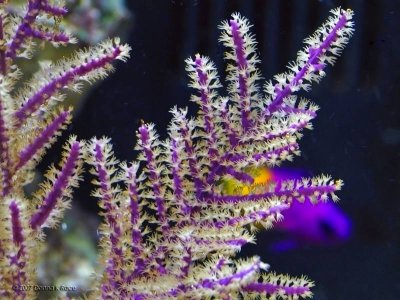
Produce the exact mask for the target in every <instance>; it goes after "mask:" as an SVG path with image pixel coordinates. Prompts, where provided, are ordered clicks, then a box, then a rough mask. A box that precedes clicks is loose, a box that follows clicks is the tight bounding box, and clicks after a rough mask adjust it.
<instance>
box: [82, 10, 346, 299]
mask: <svg viewBox="0 0 400 300" xmlns="http://www.w3.org/2000/svg"><path fill="white" fill-rule="evenodd" d="M332 14H333V16H332V17H331V18H330V19H329V20H328V22H327V23H325V24H324V25H323V26H322V28H320V29H318V30H317V32H316V33H315V34H314V35H312V36H311V37H310V38H308V39H307V40H306V44H307V46H306V48H305V49H304V50H302V51H300V52H299V57H298V59H297V61H296V62H294V63H290V64H289V71H288V72H287V73H285V74H280V75H277V76H275V80H276V83H275V84H272V83H269V84H267V85H266V88H265V91H266V94H265V95H263V93H262V91H260V90H259V87H258V81H259V80H260V78H261V75H260V73H259V70H258V67H257V64H258V63H259V59H258V57H257V55H256V42H255V37H254V36H253V35H252V34H251V33H250V27H251V25H250V24H249V22H248V21H247V19H245V18H244V17H241V16H240V15H239V14H233V15H232V18H231V20H229V21H226V22H224V23H223V24H222V26H221V29H222V36H221V38H220V41H222V42H223V44H224V45H225V46H226V47H227V48H228V52H227V53H226V54H225V58H226V59H227V60H228V67H227V73H228V75H227V80H228V91H227V96H226V97H222V96H220V94H219V89H220V88H221V83H220V82H219V79H218V74H217V70H216V68H215V66H214V64H213V63H212V62H211V61H210V59H209V58H208V57H205V56H201V55H199V54H196V55H195V56H194V58H188V59H187V60H186V64H187V67H186V70H187V71H188V74H189V78H190V83H189V86H190V87H192V88H193V89H194V90H195V94H194V95H193V96H192V98H191V100H192V101H194V102H195V103H197V104H198V106H199V111H198V114H197V115H196V117H195V118H190V117H189V116H188V111H187V109H182V108H177V107H174V108H172V109H171V113H172V121H171V123H170V125H169V127H168V138H167V139H166V140H164V141H160V140H159V137H158V135H157V133H156V131H155V126H154V124H143V125H142V126H141V127H140V128H139V130H138V133H137V138H138V142H137V146H136V148H135V149H136V150H138V151H139V156H138V158H137V161H134V162H133V163H132V164H131V165H129V166H130V167H128V165H127V164H126V163H122V164H120V166H119V167H118V165H117V163H116V161H115V159H114V158H113V156H112V154H111V153H112V151H111V150H110V149H111V148H110V147H111V146H110V145H109V146H107V143H108V142H109V141H108V140H104V139H103V140H101V141H99V140H97V139H92V142H91V145H92V146H91V147H90V149H89V152H90V156H91V159H90V162H91V164H92V165H93V166H94V170H93V171H94V174H96V173H97V176H98V178H99V179H98V180H97V182H96V183H97V185H98V186H99V187H100V188H99V189H100V190H101V188H102V187H107V190H110V191H112V193H103V192H100V191H99V190H97V191H95V193H94V195H95V196H96V197H98V198H100V203H101V204H100V205H101V207H102V208H104V205H103V204H102V203H104V202H105V201H108V202H110V203H113V204H112V205H113V207H114V208H113V210H107V209H105V210H104V215H105V222H104V224H103V226H102V227H101V228H100V229H101V234H102V240H101V246H102V249H103V253H102V257H107V258H108V259H107V260H104V259H102V263H103V265H104V266H105V271H104V272H103V273H102V275H101V278H99V283H98V285H97V286H96V288H95V291H94V292H93V293H92V294H90V297H91V298H93V299H99V298H102V299H109V298H110V299H113V298H118V297H121V295H123V297H125V298H131V299H228V298H229V299H242V298H244V299H277V298H281V299H298V298H307V297H311V295H312V293H311V288H312V286H313V283H312V282H311V281H309V280H308V279H307V278H306V277H301V278H292V277H289V276H284V275H276V274H275V273H272V272H269V271H268V265H266V264H264V263H262V262H261V261H260V259H259V258H258V257H253V258H249V259H246V260H237V259H235V258H234V256H235V254H236V253H237V252H238V251H240V249H241V247H242V246H243V245H245V244H247V243H253V242H255V237H254V236H253V234H252V231H253V230H255V229H256V225H262V226H264V227H265V228H269V227H271V226H272V225H273V223H275V222H277V221H279V220H281V219H282V217H283V216H282V214H281V212H282V211H284V210H285V209H288V208H289V207H290V206H291V205H292V203H293V202H294V201H299V202H304V201H305V200H306V199H309V200H310V201H311V202H313V203H317V202H322V201H327V200H328V199H333V200H334V201H336V200H337V199H338V198H337V196H336V194H335V193H336V192H337V191H338V190H340V188H341V186H342V182H341V181H340V180H336V181H334V180H332V179H331V177H329V176H324V175H323V176H319V177H315V178H302V179H295V180H281V181H277V182H269V183H260V182H255V181H256V175H254V174H253V173H252V170H257V168H258V167H270V166H275V165H279V164H280V163H281V162H282V161H285V160H289V161H290V160H292V159H293V157H294V155H299V154H300V150H299V139H300V138H301V137H302V131H303V129H305V128H309V129H310V128H311V123H310V122H311V120H312V119H313V118H315V117H316V112H317V110H318V107H317V106H316V105H315V104H313V103H311V102H310V101H308V100H305V99H300V100H298V99H297V97H296V96H295V95H293V93H294V92H295V91H297V90H299V89H305V90H308V89H309V86H310V84H311V82H313V81H318V80H319V79H320V78H321V77H322V76H323V75H324V68H325V66H326V64H327V63H332V62H333V60H334V59H333V57H334V56H335V55H337V54H338V53H339V52H340V51H339V50H341V49H342V48H343V46H344V44H345V43H347V40H348V38H349V37H350V35H351V33H352V28H351V27H352V22H351V17H352V12H351V11H344V10H341V9H336V10H334V11H333V12H332ZM96 145H97V146H96ZM100 145H101V147H103V148H105V149H108V150H107V151H105V152H104V154H103V155H104V158H103V159H102V163H101V166H102V168H98V167H97V166H98V165H99V162H98V157H99V155H98V151H97V150H96V149H97V148H96V147H99V146H100ZM94 146H96V147H94ZM107 147H109V148H107ZM107 153H108V154H107ZM117 169H120V170H121V171H120V172H119V173H120V174H122V175H120V176H119V181H118V180H116V179H115V178H117V177H116V176H115V175H114V174H116V172H117ZM226 182H234V183H235V184H237V185H238V187H239V186H242V187H243V186H244V187H245V189H243V188H242V189H239V188H237V189H233V190H234V192H232V193H231V192H229V191H228V189H227V188H226V187H225V184H224V183H226ZM121 183H123V185H121ZM244 190H246V192H244ZM115 212H117V213H115ZM115 215H117V216H118V220H116V224H117V225H114V226H111V228H110V222H109V221H108V220H109V219H110V218H113V217H114V216H115ZM127 224H128V225H127ZM119 226H120V227H121V228H124V230H125V232H126V233H127V234H125V235H118V236H116V235H115V233H113V232H114V231H115V230H116V229H117V228H119ZM115 243H117V244H116V245H120V246H121V245H123V247H122V246H121V247H119V248H116V247H114V245H115ZM121 251H122V252H121ZM118 256H120V257H118ZM116 262H118V263H116Z"/></svg>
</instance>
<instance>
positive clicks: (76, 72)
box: [15, 47, 121, 126]
mask: <svg viewBox="0 0 400 300" xmlns="http://www.w3.org/2000/svg"><path fill="white" fill-rule="evenodd" d="M120 54H121V49H120V47H115V48H114V50H113V52H112V53H109V54H108V55H104V56H103V57H101V58H99V59H91V60H89V61H88V62H87V63H84V64H82V65H80V66H77V67H74V68H71V69H70V70H68V71H67V72H65V73H64V74H63V75H62V76H60V77H58V78H55V79H54V80H52V81H51V82H49V83H48V84H46V85H45V86H43V87H42V88H41V89H40V90H39V91H38V92H36V93H35V94H34V95H33V96H32V97H31V98H29V99H28V100H27V101H26V102H25V103H24V105H23V106H22V107H21V108H20V109H19V110H18V111H16V112H15V117H16V119H17V125H18V126H20V125H21V124H22V123H23V122H24V121H25V120H26V119H27V117H28V116H29V115H31V114H32V113H33V112H35V111H36V110H37V109H38V108H39V107H40V105H42V104H43V103H45V102H46V101H48V100H49V99H50V97H51V96H53V95H54V94H55V93H56V92H57V91H59V90H60V89H62V88H63V87H65V86H67V85H69V84H70V83H72V82H73V81H74V80H76V78H79V77H81V76H85V75H87V74H88V73H90V72H92V71H94V70H96V69H100V68H103V67H104V66H106V65H107V64H109V63H111V62H112V61H113V60H114V59H115V58H117V57H118V55H120Z"/></svg>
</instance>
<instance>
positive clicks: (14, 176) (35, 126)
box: [0, 0, 129, 299]
mask: <svg viewBox="0 0 400 300" xmlns="http://www.w3.org/2000/svg"><path fill="white" fill-rule="evenodd" d="M25 4H26V5H25V7H24V8H23V16H16V15H12V14H11V13H10V10H9V9H8V7H7V1H0V40H1V48H0V298H1V299H34V298H35V294H36V291H35V289H34V288H33V286H34V285H35V284H36V272H35V270H36V268H37V265H36V263H37V259H38V256H39V255H40V248H41V247H42V244H43V236H44V234H43V228H46V227H55V226H56V225H57V223H58V222H59V220H60V219H61V218H62V216H63V211H64V210H65V209H66V208H68V207H69V205H70V199H71V197H72V189H73V188H74V187H77V185H78V181H79V180H80V174H81V173H82V163H83V157H84V155H85V154H84V149H85V147H84V144H85V143H84V142H82V141H78V140H77V139H76V137H74V136H71V137H70V138H69V140H68V142H67V143H66V144H65V146H64V151H63V154H62V159H61V162H60V164H59V167H55V166H51V167H50V168H49V171H48V172H47V174H46V175H45V177H46V179H45V181H44V182H43V183H41V184H40V186H39V188H38V190H37V191H36V192H35V193H33V195H26V194H25V192H24V186H25V185H27V184H28V183H30V182H32V180H33V177H34V170H35V167H36V166H37V164H38V163H39V162H40V160H41V157H42V156H43V155H44V153H45V152H46V150H47V149H48V148H49V147H50V146H51V145H52V144H53V143H54V142H55V140H56V138H57V136H59V135H60V134H61V131H62V130H63V129H65V128H66V126H67V125H68V124H69V123H70V121H71V114H72V113H71V109H70V108H63V107H61V105H59V103H60V102H61V101H62V100H63V99H64V96H65V91H66V89H72V90H75V91H79V87H80V85H81V84H82V83H83V82H85V81H88V82H93V81H95V80H98V79H101V78H103V77H105V76H106V75H107V73H109V71H110V70H111V69H112V66H111V63H112V62H113V61H114V60H116V59H120V60H125V59H126V58H127V57H128V52H129V47H128V46H127V45H121V44H120V42H119V40H118V39H115V40H108V41H105V42H103V43H101V44H99V45H97V46H96V47H92V48H89V49H87V50H84V51H82V50H81V51H78V52H77V53H75V54H74V56H73V57H71V58H68V59H63V60H60V61H58V62H57V63H49V62H41V64H40V68H39V71H37V72H36V74H35V75H34V76H33V77H32V79H31V80H29V81H28V82H27V83H24V84H21V80H20V78H21V77H22V74H21V73H22V72H21V71H20V69H19V67H18V65H17V59H20V58H30V57H31V55H32V53H33V51H34V50H35V49H36V47H34V46H35V40H39V41H46V42H50V43H52V44H54V45H55V46H58V45H65V44H68V43H73V42H74V38H72V37H71V35H70V34H68V33H66V32H64V31H62V30H60V29H59V28H58V26H54V25H52V24H45V23H43V22H40V21H39V22H38V19H40V18H59V17H62V16H63V15H65V14H66V13H67V10H66V9H65V8H64V7H63V5H62V1H50V0H29V1H26V3H25Z"/></svg>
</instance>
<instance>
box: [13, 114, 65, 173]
mask: <svg viewBox="0 0 400 300" xmlns="http://www.w3.org/2000/svg"><path fill="white" fill-rule="evenodd" d="M70 115H71V113H70V112H69V111H63V112H61V113H60V114H59V115H58V116H56V118H54V120H53V121H52V122H51V123H50V124H49V125H47V126H46V128H44V129H43V131H42V132H41V133H40V134H39V136H37V137H36V138H35V139H34V140H33V141H32V143H30V144H29V145H28V146H27V147H26V148H24V149H23V150H21V151H20V153H19V161H18V164H17V166H16V167H15V170H18V169H19V168H21V167H22V166H24V165H25V164H26V163H27V162H28V161H29V160H30V159H31V158H32V157H33V156H34V155H35V154H36V153H37V152H38V151H39V150H41V149H43V148H44V147H45V146H46V144H47V143H48V142H49V141H50V139H51V138H52V137H53V136H54V135H55V133H56V132H57V131H58V130H59V129H60V128H61V126H62V125H63V124H64V123H65V122H66V120H67V119H68V117H69V116H70Z"/></svg>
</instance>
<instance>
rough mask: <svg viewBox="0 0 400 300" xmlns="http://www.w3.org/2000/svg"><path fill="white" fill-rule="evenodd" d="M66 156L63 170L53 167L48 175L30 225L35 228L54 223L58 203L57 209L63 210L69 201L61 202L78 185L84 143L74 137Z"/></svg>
mask: <svg viewBox="0 0 400 300" xmlns="http://www.w3.org/2000/svg"><path fill="white" fill-rule="evenodd" d="M65 149H66V153H65V154H64V155H65V158H64V160H63V162H62V169H61V171H58V170H55V169H52V170H50V172H49V174H48V175H47V178H48V180H49V181H48V182H47V183H46V184H44V185H43V190H42V195H43V196H44V197H43V198H42V204H41V205H40V206H39V208H38V209H37V211H36V212H35V213H34V214H33V215H32V217H31V220H30V225H31V227H32V228H33V229H37V228H38V227H40V226H43V225H44V224H45V223H47V224H48V225H47V226H48V227H51V226H53V225H54V222H55V220H54V219H52V218H50V219H49V216H50V215H51V214H53V215H55V213H54V209H55V208H56V206H57V205H58V208H57V210H63V209H64V208H66V207H67V205H68V203H67V202H64V203H60V202H61V201H62V198H64V197H67V198H69V197H70V193H71V192H70V188H71V187H73V186H77V181H78V179H79V174H80V173H81V166H80V165H81V162H80V160H81V158H82V144H81V143H80V142H78V141H76V139H75V137H72V138H71V139H70V141H69V143H68V145H67V146H66V147H65Z"/></svg>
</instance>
